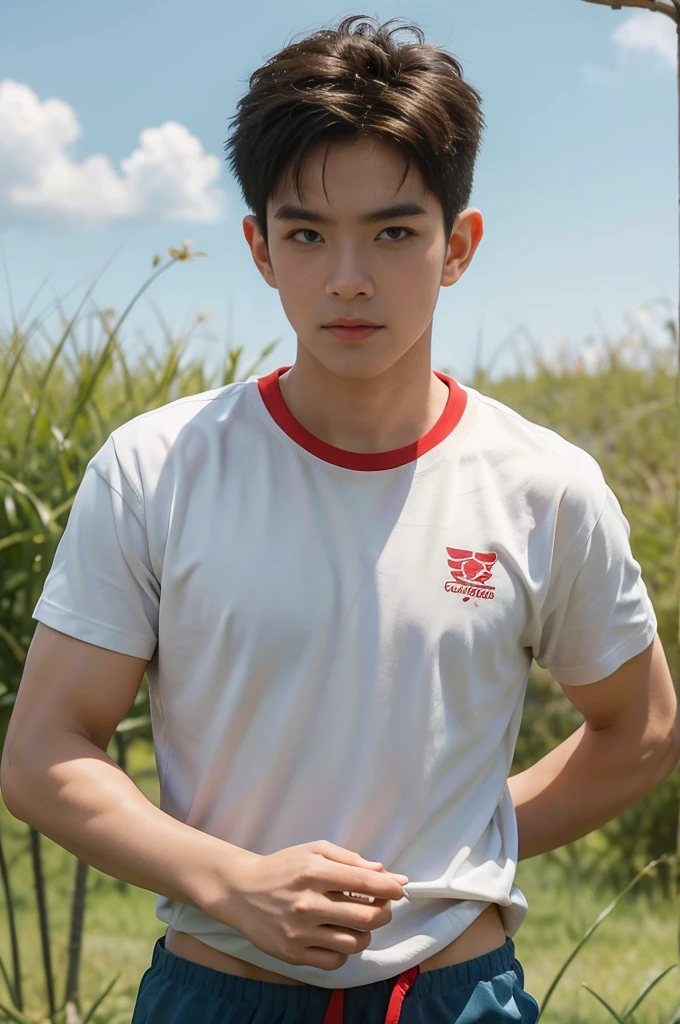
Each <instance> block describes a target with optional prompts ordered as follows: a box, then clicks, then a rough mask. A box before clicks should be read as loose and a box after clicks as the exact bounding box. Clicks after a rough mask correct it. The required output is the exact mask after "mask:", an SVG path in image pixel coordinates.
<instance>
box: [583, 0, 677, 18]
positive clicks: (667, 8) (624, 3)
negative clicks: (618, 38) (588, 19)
mask: <svg viewBox="0 0 680 1024" xmlns="http://www.w3.org/2000/svg"><path fill="white" fill-rule="evenodd" d="M585 3H587V4H601V5H602V7H611V9H612V10H613V11H620V10H621V9H622V8H623V7H638V8H639V9H640V10H643V11H658V12H659V14H667V15H668V17H669V18H672V19H673V21H675V22H676V23H677V24H680V7H679V6H678V4H677V3H676V0H669V2H668V3H666V2H662V0H585Z"/></svg>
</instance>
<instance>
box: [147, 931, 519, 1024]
mask: <svg viewBox="0 0 680 1024" xmlns="http://www.w3.org/2000/svg"><path fill="white" fill-rule="evenodd" d="M164 939H165V937H164V936H161V937H160V938H159V939H158V940H157V941H156V944H155V946H154V949H153V955H152V959H151V968H152V969H154V970H155V972H157V973H160V974H161V975H163V977H165V978H169V979H171V980H172V981H173V982H180V983H184V984H188V985H192V986H193V987H195V988H198V989H200V991H201V992H204V993H206V994H208V995H211V996H215V997H216V998H218V999H222V998H225V999H228V1000H229V999H232V1000H233V999H246V1000H248V1001H253V1002H255V1003H257V1004H258V1005H260V1004H262V1005H263V1006H265V1007H268V1008H270V1009H272V1010H283V1009H288V1008H291V1009H305V1008H306V1009H309V1010H310V1011H312V1012H314V1011H318V1010H324V1009H325V1007H326V1004H327V1003H328V997H329V994H330V992H331V991H332V989H333V986H328V987H321V986H318V985H307V984H306V985H284V984H278V983H276V982H270V981H255V980H254V979H252V978H240V977H238V976H237V975H235V974H227V973H225V972H224V971H218V970H215V969H213V968H212V967H204V966H203V964H196V963H194V962H193V961H191V960H185V959H184V957H179V956H175V954H174V953H171V952H170V951H169V950H167V949H166V948H165V943H164ZM511 970H515V973H516V974H517V976H518V977H519V980H520V983H521V985H522V986H524V976H523V975H524V972H523V970H522V967H521V964H520V963H519V961H518V960H517V959H516V958H515V944H514V942H513V940H512V939H511V938H510V936H508V938H507V940H506V942H505V944H504V945H503V946H499V948H498V949H494V950H492V951H491V952H490V953H484V954H483V955H482V956H479V957H477V958H476V959H474V960H466V961H465V962H463V963H460V964H451V966H449V967H439V968H436V969H435V970H432V971H425V972H424V973H422V974H419V975H418V978H417V979H416V982H415V986H414V988H417V989H418V991H419V993H420V994H421V995H437V994H439V993H443V992H446V991H450V990H451V989H452V988H455V989H461V990H462V989H468V988H474V986H475V985H476V984H477V982H479V981H491V980H492V979H493V978H495V977H497V976H498V975H499V974H505V973H507V972H508V971H511ZM397 977H398V975H396V974H395V975H394V977H392V978H386V979H384V980H383V981H374V982H370V983H369V984H367V985H359V986H353V987H350V989H349V990H348V989H345V991H356V990H357V989H361V990H362V991H363V993H364V994H365V995H366V997H368V998H369V999H370V998H371V997H385V996H387V997H389V995H390V994H391V992H392V989H393V987H394V983H395V980H396V978H397Z"/></svg>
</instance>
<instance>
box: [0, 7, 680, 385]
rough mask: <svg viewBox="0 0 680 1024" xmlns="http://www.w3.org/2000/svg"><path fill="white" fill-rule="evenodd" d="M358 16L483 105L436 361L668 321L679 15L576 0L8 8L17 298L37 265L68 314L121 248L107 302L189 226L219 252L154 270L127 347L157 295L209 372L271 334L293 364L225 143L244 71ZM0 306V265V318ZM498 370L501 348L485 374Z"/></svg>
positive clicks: (46, 294)
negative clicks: (460, 80)
mask: <svg viewBox="0 0 680 1024" xmlns="http://www.w3.org/2000/svg"><path fill="white" fill-rule="evenodd" d="M354 13H356V14H365V15H370V16H376V17H378V18H379V19H380V20H386V19H388V18H392V17H398V18H401V19H404V20H406V21H414V22H416V23H417V24H418V25H420V27H421V28H422V29H423V30H424V32H425V34H426V37H427V41H428V42H432V43H435V44H437V45H441V46H444V47H445V48H446V49H447V50H449V51H450V52H451V53H453V54H454V55H455V56H456V57H457V58H458V59H459V60H460V61H461V62H462V64H463V67H464V71H465V77H466V78H467V79H468V80H469V81H470V82H471V84H473V85H474V86H475V88H477V89H478V90H479V91H480V92H481V94H482V97H483V100H484V115H485V119H486V122H487V128H486V132H485V136H484V143H483V146H482V149H481V152H480V156H479V160H478V164H477V172H476V180H475V187H474V191H473V194H472V199H471V203H470V205H471V206H474V207H476V208H478V209H480V210H481V211H482V213H483V215H484V221H485V235H484V238H483V240H482V242H481V244H480V247H479V249H478V250H477V253H476V255H475V257H474V260H473V262H472V264H471V265H470V267H469V268H468V270H467V272H466V273H465V274H464V276H463V277H462V278H461V280H460V281H459V282H458V283H457V284H456V285H454V286H453V287H451V288H444V289H442V290H441V293H440V299H439V303H438V306H437V309H436V312H435V318H434V330H433V364H434V365H435V366H436V367H437V368H445V369H447V370H449V371H450V372H453V373H454V374H455V375H456V376H458V377H459V378H460V379H461V380H464V379H465V378H466V375H467V374H469V373H470V371H471V369H472V366H473V364H474V359H475V351H476V346H477V339H478V336H479V335H480V333H481V334H483V347H482V359H483V361H485V362H488V360H489V359H490V357H491V355H492V353H493V352H494V351H495V350H496V349H497V347H498V346H499V345H501V344H502V343H503V341H504V339H507V338H508V337H509V336H510V335H511V332H512V331H513V330H515V331H519V330H521V325H523V324H524V325H526V327H527V329H528V330H529V331H530V332H531V334H532V335H533V336H534V337H535V338H536V339H538V341H539V343H540V344H541V345H542V346H543V347H544V349H545V351H546V352H548V353H550V352H555V351H556V350H557V349H558V348H559V346H560V345H562V344H565V343H566V344H569V345H570V346H571V347H572V348H576V349H578V348H579V347H580V346H581V344H582V343H583V341H584V340H585V339H586V338H588V337H599V336H601V335H602V333H603V332H605V333H607V334H608V335H609V336H610V337H616V336H617V335H620V334H621V333H622V332H623V331H624V330H625V329H626V327H627V325H629V324H630V323H631V322H642V321H643V320H644V316H645V313H644V312H640V310H641V307H643V306H645V305H646V304H648V303H650V302H653V301H654V300H655V299H658V298H660V297H665V298H666V299H667V300H668V301H669V302H670V304H671V305H670V308H668V309H666V310H665V311H664V313H665V315H668V314H669V313H671V312H672V313H673V315H677V314H675V312H674V311H675V308H676V305H677V266H678V227H677V201H678V184H677V180H678V171H677V146H678V143H677V131H678V127H677V125H678V114H677V99H676V88H675V74H676V67H677V61H676V56H675V47H676V40H675V28H674V25H673V23H672V22H671V20H670V19H669V18H667V17H665V16H664V15H662V14H654V13H652V12H645V11H636V10H631V9H624V10H621V11H616V12H615V11H613V10H611V9H609V8H607V7H602V6H596V5H594V4H591V3H586V2H584V0H549V2H546V0H479V2H477V3H474V4H471V3H470V2H469V0H447V2H446V3H440V2H438V0H430V2H427V0H419V2H418V3H417V4H416V3H413V2H411V3H402V4H400V5H395V4H393V3H387V4H381V5H380V6H378V7H376V8H369V9H363V8H362V7H356V8H352V7H349V8H348V7H337V6H335V5H334V4H331V3H329V2H328V0H314V2H312V0H298V2H297V3H295V4H293V5H290V4H280V3H275V2H273V0H260V3H258V4H257V5H252V6H251V5H248V4H238V5H237V4H225V3H217V2H215V0H193V2H192V4H191V5H189V4H186V3H179V2H178V0H163V2H162V3H161V2H159V0H145V2H144V3H139V2H138V0H135V2H133V0H118V2H117V3H116V4H106V5H105V4H92V3H91V2H89V0H88V2H85V0H62V2H61V3H60V4H59V5H55V4H53V3H51V2H47V0H33V2H32V3H30V4H9V5H4V8H3V12H2V16H1V22H0V258H2V260H3V261H4V263H5V265H6V268H7V274H8V277H9V283H10V285H11V290H12V296H13V300H14V305H15V307H16V309H17V314H18V315H19V316H20V315H21V314H22V313H23V311H24V310H25V308H26V306H27V304H28V302H29V300H30V298H31V297H32V296H33V294H34V292H35V291H36V289H38V287H39V286H40V285H41V283H42V282H44V281H45V279H48V280H47V283H46V284H45V285H44V287H43V289H42V291H41V292H40V294H39V296H38V298H37V299H36V300H35V302H34V305H33V306H32V308H31V315H34V314H36V313H37V312H39V311H40V310H41V309H43V308H45V307H46V306H47V305H48V304H49V302H50V301H51V300H52V299H53V298H54V296H56V295H58V296H61V297H62V298H63V302H64V306H65V308H66V310H67V312H71V313H72V312H74V311H75V308H76V304H77V302H78V301H79V299H80V298H81V297H82V295H83V294H84V292H85V291H86V289H87V287H88V286H89V285H90V284H91V282H92V281H93V279H94V278H95V276H96V275H97V273H98V272H99V271H101V269H102V268H103V267H104V266H105V264H106V263H107V262H108V261H109V260H110V259H111V257H112V256H114V253H116V250H118V251H117V254H116V255H115V257H114V258H113V262H112V263H111V264H110V265H109V267H108V269H107V270H106V272H105V274H104V276H103V278H102V279H101V281H100V282H99V284H98V285H97V287H96V289H95V292H94V297H95V299H96V301H97V303H98V304H99V305H100V306H101V307H114V308H116V309H117V310H118V311H119V312H120V311H122V309H123V308H124V306H125V305H126V304H127V302H128V300H129V299H130V298H131V297H132V295H133V294H134V293H135V291H136V290H137V288H138V287H139V286H140V285H141V284H142V282H143V281H144V280H145V278H146V277H147V275H148V274H149V273H150V271H151V260H152V257H153V255H154V253H157V252H158V253H160V254H163V255H164V254H166V253H167V248H168V246H178V245H179V244H180V243H181V242H182V240H184V239H190V240H191V241H192V244H193V247H194V248H195V249H202V250H204V251H206V252H207V253H208V254H209V255H208V258H207V259H201V260H196V261H194V262H192V263H184V264H180V265H177V266H175V267H173V268H172V269H171V270H170V271H169V272H168V273H166V274H165V275H163V276H161V278H159V280H158V282H156V283H155V284H154V285H153V286H152V288H151V289H150V290H149V292H147V293H146V296H145V297H144V298H143V299H142V300H141V303H140V304H139V305H138V306H137V307H136V311H135V313H134V314H133V316H132V317H131V319H130V320H128V321H127V329H124V330H123V334H122V339H123V342H124V345H125V348H126V351H127V352H129V353H130V354H131V355H133V354H134V351H135V347H136V346H138V345H139V343H140V340H139V339H140V333H139V332H143V333H144V336H145V338H146V339H147V340H149V341H150V342H152V343H153V344H154V345H155V346H157V347H158V348H159V350H160V349H162V347H163V342H162V337H161V331H160V328H159V325H158V320H157V317H156V313H155V311H154V305H155V306H156V307H157V308H158V309H159V310H160V311H161V312H162V315H163V317H164V318H165V320H166V322H167V324H168V325H169V327H170V329H171V330H173V331H176V332H180V331H182V330H186V329H188V327H189V326H190V325H191V323H192V322H193V320H194V318H195V316H196V314H197V313H204V314H207V315H208V316H209V318H210V319H209V320H208V321H207V322H205V323H204V324H203V325H202V327H201V329H200V331H199V332H198V333H197V334H196V335H195V337H194V340H193V342H192V344H191V347H190V350H189V351H190V353H191V354H194V355H197V356H199V355H200V356H201V357H203V358H205V360H206V363H207V364H208V366H209V367H212V366H215V365H217V363H218V362H219V359H220V358H221V356H222V354H223V352H224V351H225V349H226V347H227V344H228V343H232V344H235V345H243V346H244V347H245V353H246V355H247V356H248V358H249V359H251V358H255V356H256V355H257V354H258V353H259V351H260V349H261V348H262V347H263V346H264V345H265V344H266V343H267V342H269V341H271V340H274V339H277V338H278V339H280V343H279V345H278V347H277V349H276V350H275V352H274V353H273V354H272V355H271V356H270V357H269V359H268V361H267V362H265V363H264V364H263V365H262V370H261V371H259V372H266V371H267V370H269V369H273V367H274V366H278V365H283V364H284V363H285V364H288V363H291V362H292V361H293V359H294V357H295V336H294V332H293V330H292V328H291V326H290V324H289V323H288V321H287V320H286V317H285V314H284V313H283V310H282V308H281V305H280V301H279V298H278V293H277V292H276V291H275V290H273V289H271V288H269V287H268V286H267V285H266V284H265V283H264V281H263V280H262V278H261V277H260V275H259V272H258V271H257V269H256V267H255V265H254V264H253V262H252V258H251V255H250V252H249V250H248V248H247V246H246V242H245V239H244V237H243V232H242V228H241V222H242V219H243V216H244V214H246V213H248V212H249V211H248V210H247V209H246V208H245V206H244V205H243V203H242V202H241V199H240V193H239V191H238V188H237V185H236V182H235V181H234V179H233V178H232V177H231V175H230V173H229V170H228V167H227V164H226V162H225V159H224V149H223V144H224V141H225V139H226V137H227V127H228V119H229V118H230V117H231V116H232V115H233V114H234V112H235V109H236V103H237V101H238V99H239V97H240V96H241V95H242V94H243V92H244V91H245V90H246V88H247V80H248V76H249V75H250V74H251V73H252V71H254V70H255V68H256V67H258V66H259V65H260V64H261V63H263V61H264V60H266V59H267V58H268V57H270V56H271V55H273V54H274V53H275V52H276V51H277V50H279V49H280V48H281V47H282V46H284V45H286V44H287V43H289V42H291V41H293V39H296V38H300V37H301V36H302V35H304V34H307V33H308V32H311V31H314V30H316V29H318V28H321V27H323V26H326V25H329V24H330V23H334V22H335V21H336V20H337V19H339V18H340V17H342V16H345V15H348V14H354ZM404 38H405V37H404ZM654 319H658V316H656V317H654ZM9 322H10V303H9V296H8V291H7V286H6V280H5V272H4V269H3V268H0V326H3V327H6V326H7V325H8V324H9ZM55 329H56V328H55ZM650 329H653V327H652V328H650ZM516 337H519V335H518V334H517V335H516ZM519 344H520V351H527V345H526V343H524V342H520V343H519ZM511 365H512V354H511V350H510V348H509V347H508V346H507V345H506V346H505V348H504V349H503V354H502V355H501V356H500V360H499V361H498V362H497V363H496V368H497V369H502V368H504V367H505V366H508V367H509V366H511Z"/></svg>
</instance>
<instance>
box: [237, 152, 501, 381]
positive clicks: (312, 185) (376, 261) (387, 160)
mask: <svg viewBox="0 0 680 1024" xmlns="http://www.w3.org/2000/svg"><path fill="white" fill-rule="evenodd" d="M326 152H328V156H327V159H326V167H325V181H326V194H327V195H326V194H324V189H323V184H322V167H323V162H324V156H325V155H326ZM403 173H404V160H403V157H402V155H401V154H400V152H399V151H398V150H397V149H396V147H393V146H391V145H389V144H388V143H384V142H383V141H381V140H374V139H361V140H354V141H352V142H349V143H335V144H333V145H331V146H330V148H328V150H327V147H326V146H325V145H324V146H320V147H317V148H316V149H314V150H312V151H311V152H310V153H309V154H308V156H307V157H306V159H305V162H304V164H303V168H302V176H301V183H300V184H301V197H302V198H301V200H300V198H299V197H298V196H297V195H296V193H295V190H294V188H293V186H292V183H291V182H290V180H289V179H287V180H285V181H284V182H282V184H281V185H280V186H279V188H278V189H277V191H276V192H275V193H274V194H272V195H271V196H270V198H269V200H268V202H267V227H268V233H269V246H268V249H267V246H266V245H265V243H264V239H263V238H262V235H261V234H260V232H259V230H258V229H257V222H256V221H255V218H254V217H252V216H249V217H246V218H244V221H243V230H244V234H245V236H246V238H247V240H248V243H249V245H250V247H251V250H252V254H253V258H254V260H255V262H256V264H257V266H258V268H259V269H260V271H261V273H262V275H263V277H264V278H265V280H266V281H267V282H268V284H270V285H271V286H272V287H273V288H277V289H278V291H279V295H280V296H281V303H282V305H283V308H284V311H285V313H286V316H287V318H288V320H289V321H290V323H291V325H292V327H293V328H294V330H295V331H296V334H297V338H298V354H299V355H300V354H301V352H300V346H302V347H303V348H304V349H305V350H307V353H308V354H309V355H310V356H311V357H313V359H316V360H318V361H319V362H320V363H322V364H323V366H324V367H326V368H327V369H328V370H329V371H331V372H332V373H334V374H336V375H338V376H341V377H348V378H368V377H373V376H376V375H378V374H380V373H384V372H385V371H386V370H387V369H389V368H390V367H391V366H392V365H394V364H395V363H396V362H397V361H398V360H400V359H401V358H402V357H403V356H405V355H406V353H408V352H409V351H410V350H411V349H412V348H413V346H414V345H415V344H416V343H418V342H420V343H421V346H423V345H426V346H427V352H428V357H429V342H430V334H431V329H432V316H433V313H434V309H435V305H436V302H437V298H438V295H439V289H440V287H441V286H442V285H444V286H446V285H450V284H453V283H454V282H455V281H457V280H458V278H459V277H460V276H461V275H462V274H463V273H464V271H465V269H466V268H467V266H468V264H469V262H470V260H471V259H472V256H473V255H474V251H475V249H476V247H477V245H478V244H479V241H480V240H481V237H482V233H483V224H482V218H481V214H480V213H479V211H477V210H466V211H464V212H463V213H462V214H461V215H460V217H459V218H458V221H457V223H456V224H455V225H454V229H453V232H452V235H451V238H450V239H447V238H445V236H444V226H443V219H442V210H441V206H440V204H439V202H438V200H437V199H436V197H435V196H433V195H430V194H429V193H428V192H427V191H426V190H425V187H424V184H423V181H422V178H421V175H420V173H419V171H418V170H417V169H416V168H415V166H414V165H413V164H412V165H411V167H410V168H409V172H408V176H407V177H406V179H405V181H404V184H403V185H402V186H401V188H399V187H398V186H399V182H400V181H401V178H402V177H403ZM404 203H410V204H417V206H418V207H419V208H420V209H421V210H422V212H421V213H417V214H415V215H414V214H411V215H405V214H403V213H402V214H394V215H388V216H381V218H380V219H379V220H373V221H369V220H366V219H365V217H366V215H367V214H369V213H373V212H374V211H377V210H384V209H385V208H387V207H393V206H395V205H397V204H399V205H401V204H404ZM291 206H294V207H298V208H299V207H300V206H302V207H304V208H305V209H306V210H308V211H311V213H312V214H313V217H312V216H310V217H309V218H307V217H302V216H299V215H295V213H294V211H293V210H291V209H289V210H287V211H286V210H285V209H284V207H291ZM339 317H346V318H355V317H356V318H365V319H368V320H372V321H374V322H375V323H377V324H379V325H380V330H378V331H376V332H375V333H374V334H372V335H370V336H369V337H367V338H365V339H364V340H362V341H354V340H346V339H341V338H338V337H337V336H336V335H335V334H333V332H332V331H331V330H329V329H328V327H327V326H326V325H327V324H329V323H330V322H331V321H333V320H335V319H337V318H339Z"/></svg>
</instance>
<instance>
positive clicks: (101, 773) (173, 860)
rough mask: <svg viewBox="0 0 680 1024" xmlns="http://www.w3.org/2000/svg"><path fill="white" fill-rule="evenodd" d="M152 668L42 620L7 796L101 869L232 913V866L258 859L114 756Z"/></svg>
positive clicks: (13, 732)
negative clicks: (163, 801) (172, 807)
mask: <svg viewBox="0 0 680 1024" xmlns="http://www.w3.org/2000/svg"><path fill="white" fill-rule="evenodd" d="M146 664H147V663H146V661H144V660H143V659H140V658H133V657H130V656H128V655H125V654H117V653H115V652H113V651H109V650H105V649H104V648H101V647H96V646H94V645H92V644H87V643H85V642H83V641H81V640H77V639H75V638H73V637H70V636H66V635H65V634H63V633H60V632H58V631H56V630H53V629H50V627H48V626H45V625H44V624H43V623H38V626H37V629H36V632H35V635H34V638H33V642H32V644H31V647H30V649H29V653H28V656H27V659H26V665H25V668H24V673H23V676H22V680H21V684H20V687H19V693H18V694H17V700H16V704H15V707H14V710H13V713H12V718H11V720H10V724H9V729H8V733H7V737H6V740H5V745H4V751H3V758H2V766H1V768H0V788H1V789H2V796H3V799H4V801H5V804H6V806H7V808H8V810H9V811H10V813H11V814H13V815H14V816H15V817H16V818H18V819H20V820H21V821H25V822H27V823H28V824H30V825H32V826H33V827H34V828H35V829H37V830H38V831H39V832H41V833H42V834H43V835H45V836H48V837H49V838H50V839H52V840H54V842H56V843H58V844H59V846H62V847H63V848H64V849H66V850H69V851H70V852H71V853H73V854H75V855H76V856H77V857H80V858H81V859H82V860H83V861H85V862H86V863H87V864H90V865H92V866H93V867H95V868H97V869H98V870H100V871H103V872H105V873H106V874H108V875H112V876H113V877H115V878H119V879H122V880H123V881H126V882H131V883H132V884H133V885H137V886H139V887H140V888H143V889H148V890H149V891H150V892H154V893H159V894H161V895H163V896H167V897H169V898H170V899H173V900H179V901H181V902H182V903H186V904H188V905H190V906H195V907H199V908H200V909H204V908H205V907H206V906H214V905H215V903H216V902H219V903H220V905H221V906H223V907H224V906H225V897H226V896H227V893H225V892H224V886H225V880H226V879H227V878H228V876H229V872H230V871H231V869H232V867H233V870H234V874H236V873H237V872H238V867H239V864H243V863H245V862H246V861H247V860H248V859H253V858H254V857H255V856H256V855H255V854H253V853H251V852H249V851H247V850H243V849H242V848H241V847H238V846H234V845H232V844H231V843H227V842H224V841H223V840H221V839H218V838H217V837H215V836H211V835H209V834H207V833H204V832H201V831H200V830H199V829H195V828H192V827H191V826H190V825H186V824H185V823H184V822H180V821H177V820H176V819H175V818H173V817H172V816H171V815H169V814H166V813H165V812H164V811H161V810H160V808H158V807H156V806H155V805H154V804H153V803H152V802H151V801H149V800H147V798H146V797H145V796H144V795H143V793H142V792H141V791H140V790H139V789H138V788H137V786H135V784H134V782H133V781H132V780H131V779H130V778H129V777H128V776H127V775H126V774H125V772H124V771H123V770H122V769H121V768H120V767H119V766H118V765H117V764H116V762H115V761H113V760H112V759H111V758H110V757H109V756H108V754H107V753H106V750H107V748H108V745H109V743H110V741H111V737H112V736H113V733H114V731H115V729H116V726H117V725H118V723H119V722H120V721H122V720H123V718H124V717H125V715H126V714H127V712H128V710H129V709H130V707H131V706H132V704H133V702H134V699H135V696H136V694H137V691H138V690H139V686H140V685H141V682H142V679H143V676H144V671H145V668H146ZM188 866H190V869H189V870H187V868H188ZM219 890H221V891H219ZM225 923H229V922H225Z"/></svg>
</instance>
